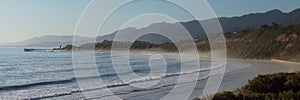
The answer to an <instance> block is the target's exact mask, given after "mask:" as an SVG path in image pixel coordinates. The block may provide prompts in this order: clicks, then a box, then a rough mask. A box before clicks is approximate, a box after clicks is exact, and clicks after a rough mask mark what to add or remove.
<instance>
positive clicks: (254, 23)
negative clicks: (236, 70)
mask: <svg viewBox="0 0 300 100" xmlns="http://www.w3.org/2000/svg"><path fill="white" fill-rule="evenodd" d="M299 17H300V9H296V10H294V11H291V12H288V13H285V12H282V11H280V10H277V9H275V10H271V11H268V12H265V13H252V14H247V15H243V16H238V17H220V18H218V20H219V21H220V24H221V25H222V28H223V31H224V33H228V32H236V31H242V30H245V29H258V28H260V27H261V26H262V25H271V24H272V23H277V24H279V25H280V26H287V25H294V24H299V23H300V18H299ZM213 20H215V19H208V20H201V21H199V20H193V21H188V22H178V23H165V22H161V23H154V24H152V25H150V26H148V27H145V28H141V29H136V28H126V29H123V30H118V31H116V32H114V33H112V34H108V35H104V36H99V37H97V42H101V41H103V40H113V38H114V37H115V35H116V33H118V32H119V33H122V34H123V33H125V34H132V35H134V34H136V33H140V32H148V31H149V30H161V31H163V32H167V33H172V35H173V36H175V37H176V36H180V35H179V34H181V32H180V31H178V27H177V25H178V24H181V25H183V26H184V27H185V28H186V29H187V30H188V31H189V33H190V34H191V36H192V37H193V38H194V39H201V38H205V37H206V35H205V32H204V30H203V28H201V25H200V24H199V23H203V24H209V23H211V22H212V21H213ZM76 37H77V39H79V41H82V44H84V43H88V42H91V41H90V38H89V37H82V36H76ZM72 40H73V36H54V35H47V36H42V37H36V38H32V39H28V40H26V41H21V42H18V43H12V44H14V45H18V46H27V47H40V46H42V47H57V46H59V45H66V44H71V43H72ZM138 40H139V41H146V42H152V43H162V42H168V41H169V39H167V38H166V37H163V36H160V35H157V34H149V35H146V36H143V37H141V38H139V39H138Z"/></svg>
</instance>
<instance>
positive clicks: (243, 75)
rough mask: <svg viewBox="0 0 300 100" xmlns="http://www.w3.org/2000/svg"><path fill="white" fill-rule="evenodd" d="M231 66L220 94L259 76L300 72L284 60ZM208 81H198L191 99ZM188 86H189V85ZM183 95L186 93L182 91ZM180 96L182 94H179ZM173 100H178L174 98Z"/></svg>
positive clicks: (233, 62) (152, 96) (231, 62)
mask: <svg viewBox="0 0 300 100" xmlns="http://www.w3.org/2000/svg"><path fill="white" fill-rule="evenodd" d="M227 63H228V64H229V65H228V66H227V68H226V73H225V74H224V78H223V81H222V83H221V86H220V88H219V92H222V91H234V90H236V89H238V88H241V87H242V86H244V85H245V84H247V82H248V80H250V79H252V78H254V77H255V76H258V75H259V74H261V75H264V74H272V73H278V72H295V71H299V70H300V64H299V63H297V62H289V61H282V60H238V59H228V62H227ZM205 83H206V80H200V81H198V85H197V87H196V89H195V92H194V93H193V94H192V95H191V97H190V98H189V99H190V100H193V99H194V98H196V97H200V96H201V93H202V92H203V88H204V86H203V84H205ZM187 86H188V85H187ZM181 92H182V93H184V92H186V91H184V90H183V91H181ZM166 94H167V92H164V91H162V92H157V93H154V94H150V95H144V96H138V97H133V98H130V100H142V99H143V100H157V99H159V98H156V97H162V96H164V95H166ZM178 94H180V92H179V93H178ZM173 100H176V98H174V99H173Z"/></svg>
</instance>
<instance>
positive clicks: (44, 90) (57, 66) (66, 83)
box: [0, 48, 211, 100]
mask: <svg viewBox="0 0 300 100" xmlns="http://www.w3.org/2000/svg"><path fill="white" fill-rule="evenodd" d="M74 53H76V55H80V56H82V59H85V60H94V61H95V62H96V67H97V71H98V73H99V76H88V77H80V78H81V79H85V80H89V81H90V80H97V79H102V80H103V83H101V86H91V87H89V90H84V91H101V90H102V89H106V90H109V91H110V92H111V93H112V94H105V95H104V94H101V95H97V97H95V98H93V99H101V98H107V97H110V96H117V97H119V98H121V99H130V98H132V97H136V96H140V95H148V94H152V93H156V92H161V91H166V92H168V91H171V90H172V89H173V88H174V86H175V85H176V84H186V83H190V82H197V81H199V80H202V79H206V78H207V77H208V74H209V71H210V68H209V67H210V63H211V62H210V61H208V60H201V61H200V64H201V67H198V68H195V67H191V66H188V64H189V63H190V62H189V61H187V62H181V60H180V57H179V56H178V55H176V54H170V53H169V54H164V55H162V56H163V57H164V61H165V62H166V67H162V65H161V63H162V62H161V61H162V59H160V58H159V57H158V58H154V59H153V58H151V57H152V56H151V55H152V54H151V53H131V54H129V59H130V62H129V63H130V67H131V69H124V71H121V72H117V71H116V70H115V69H114V67H113V61H112V58H111V54H110V53H108V52H97V53H95V54H94V55H95V59H94V58H93V57H88V56H87V53H86V52H74ZM113 56H123V54H116V55H113ZM149 59H152V61H153V62H152V65H151V64H150V63H149V62H150V61H149ZM191 61H193V60H191ZM153 63H154V65H153ZM182 63H186V64H184V65H185V66H181V65H182ZM86 64H88V62H86ZM149 64H150V65H151V66H152V67H149ZM83 66H84V63H83ZM182 67H185V68H186V69H188V70H185V71H181V68H182ZM76 70H83V71H84V70H89V69H86V68H84V67H82V68H81V69H76ZM162 70H165V72H164V73H162V72H161V71H162ZM198 72H199V73H200V74H199V73H198ZM150 73H154V74H150ZM131 74H136V75H139V76H140V77H139V78H132V79H128V81H126V82H124V81H122V79H121V77H120V76H128V75H131ZM193 74H197V76H198V77H197V78H196V80H195V78H191V77H188V76H191V75H193ZM179 76H187V77H186V78H184V80H181V81H180V82H179V81H178V79H179ZM154 81H158V83H156V84H155V85H154V86H151V87H147V88H138V87H134V86H132V84H149V83H151V82H154ZM82 91H83V90H81V89H80V87H79V85H78V84H77V78H76V75H75V72H74V68H73V62H72V52H47V51H39V52H24V50H23V48H0V99H4V100H13V99H62V100H63V99H86V97H85V96H84V95H83V94H82V93H81V92H82Z"/></svg>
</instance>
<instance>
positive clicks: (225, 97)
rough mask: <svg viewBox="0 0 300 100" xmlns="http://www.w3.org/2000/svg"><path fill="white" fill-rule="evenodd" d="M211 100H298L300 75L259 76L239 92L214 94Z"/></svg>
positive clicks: (299, 99)
mask: <svg viewBox="0 0 300 100" xmlns="http://www.w3.org/2000/svg"><path fill="white" fill-rule="evenodd" d="M213 100H300V73H276V74H270V75H259V76H257V77H255V78H254V79H252V80H249V82H248V84H247V85H245V86H244V87H242V88H241V89H239V90H236V91H234V92H230V91H225V92H222V93H217V94H215V96H214V97H213Z"/></svg>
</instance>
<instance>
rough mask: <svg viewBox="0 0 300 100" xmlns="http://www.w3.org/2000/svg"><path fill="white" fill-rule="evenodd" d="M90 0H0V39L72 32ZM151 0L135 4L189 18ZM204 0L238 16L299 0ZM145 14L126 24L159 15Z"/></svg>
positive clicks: (293, 5) (286, 8) (220, 12)
mask: <svg viewBox="0 0 300 100" xmlns="http://www.w3.org/2000/svg"><path fill="white" fill-rule="evenodd" d="M90 2H91V0H0V43H3V42H16V41H22V40H26V39H29V38H32V37H38V36H43V35H73V33H74V30H75V27H76V24H77V22H78V20H79V18H80V16H81V14H82V12H83V11H84V10H85V8H86V7H87V6H88V4H89V3H90ZM116 2H117V1H116ZM147 2H149V3H147ZM151 2H153V1H151V0H148V1H146V3H145V2H143V3H140V4H138V5H137V6H136V7H141V8H143V7H145V9H153V10H157V11H161V12H163V11H162V10H161V9H174V11H172V12H165V13H168V14H169V15H174V16H176V15H178V16H177V17H178V18H179V19H180V21H188V20H192V19H191V17H186V16H180V15H181V14H180V10H176V8H172V7H170V6H164V5H162V6H158V7H152V8H151V7H149V8H146V7H148V4H150V3H151ZM208 3H209V4H210V6H211V7H212V8H213V10H214V11H215V13H216V15H217V16H218V17H232V16H241V15H244V14H249V13H257V12H266V11H269V10H272V9H279V10H281V11H283V12H290V11H292V10H294V9H297V8H300V0H222V1H221V0H208ZM110 5H113V4H109V3H108V4H106V6H107V7H109V6H110ZM191 6H195V7H194V8H195V9H196V8H199V7H197V4H191ZM107 7H103V8H107ZM199 10H201V9H199ZM134 11H135V10H134V9H125V10H120V11H119V12H120V14H121V15H122V14H124V15H126V14H127V15H128V14H130V13H132V12H134ZM137 11H138V10H137ZM99 13H101V12H99ZM125 18H126V17H119V16H116V17H115V19H114V21H111V23H109V25H108V26H111V27H107V28H106V31H105V34H110V33H111V32H114V31H116V30H117V29H118V28H116V27H113V26H114V25H115V24H117V23H118V20H125ZM148 18H150V19H148V20H144V22H143V21H142V20H140V21H138V22H137V23H135V24H134V25H133V26H130V27H137V28H142V27H145V26H147V25H149V24H151V23H154V22H159V21H158V20H157V21H156V19H159V18H155V17H149V16H148ZM151 18H153V19H151ZM198 20H202V19H198ZM105 34H103V35H105Z"/></svg>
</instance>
